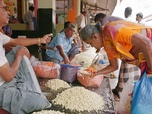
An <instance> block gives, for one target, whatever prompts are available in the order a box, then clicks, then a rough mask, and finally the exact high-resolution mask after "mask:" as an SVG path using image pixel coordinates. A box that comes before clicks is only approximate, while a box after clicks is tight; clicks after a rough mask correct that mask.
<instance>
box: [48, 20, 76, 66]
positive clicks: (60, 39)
mask: <svg viewBox="0 0 152 114" xmlns="http://www.w3.org/2000/svg"><path fill="white" fill-rule="evenodd" d="M74 29H75V26H74V25H73V24H72V23H71V22H69V21H68V22H65V24H64V30H63V31H61V33H59V34H58V35H57V36H55V37H54V38H53V39H52V41H51V42H50V43H49V45H48V47H50V48H51V49H49V50H46V60H47V61H52V62H54V63H59V64H61V63H62V62H64V63H65V64H67V63H70V61H71V60H72V59H73V58H74V56H75V55H76V54H78V53H79V51H78V46H77V45H75V44H73V43H72V42H73V35H74V33H75V30H74Z"/></svg>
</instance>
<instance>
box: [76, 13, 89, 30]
mask: <svg viewBox="0 0 152 114" xmlns="http://www.w3.org/2000/svg"><path fill="white" fill-rule="evenodd" d="M86 14H87V12H86V11H83V12H82V13H81V14H80V15H79V16H78V17H77V18H76V24H77V27H78V31H80V30H81V29H82V28H83V27H85V25H86V22H85V17H86Z"/></svg>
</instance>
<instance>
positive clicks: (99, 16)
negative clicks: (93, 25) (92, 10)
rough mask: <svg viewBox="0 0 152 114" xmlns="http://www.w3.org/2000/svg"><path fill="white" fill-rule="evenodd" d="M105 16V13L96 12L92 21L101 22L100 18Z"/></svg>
mask: <svg viewBox="0 0 152 114" xmlns="http://www.w3.org/2000/svg"><path fill="white" fill-rule="evenodd" d="M105 16H106V15H105V14H103V13H98V14H96V16H95V18H94V21H95V22H98V21H100V22H101V23H102V20H103V18H104V17H105Z"/></svg>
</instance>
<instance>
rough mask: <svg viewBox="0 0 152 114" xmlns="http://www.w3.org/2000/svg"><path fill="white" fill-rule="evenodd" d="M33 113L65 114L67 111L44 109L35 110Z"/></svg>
mask: <svg viewBox="0 0 152 114" xmlns="http://www.w3.org/2000/svg"><path fill="white" fill-rule="evenodd" d="M32 114H65V113H63V112H60V111H54V110H42V111H38V112H33V113H32Z"/></svg>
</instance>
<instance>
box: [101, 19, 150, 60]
mask: <svg viewBox="0 0 152 114" xmlns="http://www.w3.org/2000/svg"><path fill="white" fill-rule="evenodd" d="M144 28H149V27H147V26H142V25H140V24H136V23H132V22H129V21H124V20H121V21H115V22H111V23H108V24H107V25H105V27H104V28H103V31H102V37H103V42H104V48H105V50H106V52H107V55H108V57H109V59H113V58H120V59H123V60H126V59H135V58H134V56H133V55H131V54H130V53H129V51H130V50H131V48H132V43H131V37H132V35H133V34H135V33H140V31H141V30H142V29H144Z"/></svg>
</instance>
